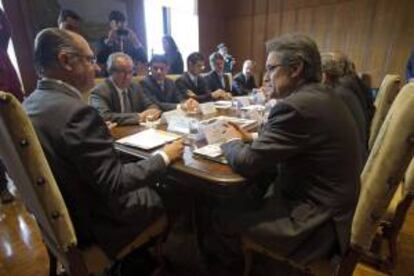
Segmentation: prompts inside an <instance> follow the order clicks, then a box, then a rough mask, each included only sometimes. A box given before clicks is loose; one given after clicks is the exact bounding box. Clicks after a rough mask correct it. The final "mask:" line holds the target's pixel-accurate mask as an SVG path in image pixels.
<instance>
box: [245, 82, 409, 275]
mask: <svg viewBox="0 0 414 276" xmlns="http://www.w3.org/2000/svg"><path fill="white" fill-rule="evenodd" d="M413 105H414V84H407V85H406V86H404V88H403V89H402V90H401V92H400V93H399V95H398V96H397V98H396V99H395V102H394V104H393V105H392V107H391V109H390V111H389V112H388V115H387V116H386V118H385V121H384V123H383V125H382V127H381V129H380V131H379V133H378V137H377V139H376V141H375V143H374V145H373V148H372V150H371V153H370V156H369V158H368V161H367V163H366V165H365V167H364V170H363V172H362V175H361V191H360V195H359V201H358V205H357V208H356V211H355V215H354V219H353V223H352V233H351V244H350V248H349V250H348V252H347V254H346V255H345V256H344V258H343V259H342V260H341V262H340V264H339V265H338V266H336V267H332V265H331V264H330V262H329V261H328V260H321V261H316V262H314V263H312V264H310V265H309V266H307V267H301V266H299V265H298V264H292V263H290V264H291V265H293V266H296V267H298V268H300V269H301V270H302V271H303V272H304V274H310V275H339V276H349V275H352V273H353V271H354V269H355V266H356V264H357V263H358V261H359V260H360V259H361V257H362V256H363V255H364V254H365V253H366V252H369V250H370V248H371V243H372V241H373V240H374V237H375V235H376V233H377V229H378V227H379V226H380V224H381V222H382V217H383V215H384V213H385V211H386V209H387V207H388V206H389V205H390V202H391V199H392V198H393V196H394V194H395V192H396V190H397V188H398V185H399V183H400V182H401V181H402V179H403V176H404V173H405V172H406V171H407V173H408V175H409V176H408V177H407V176H406V181H407V180H408V182H409V183H410V186H411V183H412V179H413V177H414V176H413V172H414V171H413V170H412V168H410V169H409V170H407V168H408V166H409V164H410V162H411V160H412V159H413V155H414V112H412V110H411V109H412V106H413ZM396 134H398V135H396ZM410 189H412V187H410ZM411 191H412V190H411ZM408 195H409V196H408V199H407V200H412V192H410V193H408ZM410 198H411V199H410ZM401 206H402V207H401V211H403V212H404V210H403V209H404V208H408V207H407V206H405V205H401ZM401 224H402V221H400V222H399V225H397V226H399V227H401V226H400V225H401ZM242 247H243V251H244V254H245V272H244V275H245V276H247V275H249V273H250V269H251V265H252V253H253V252H257V253H261V254H264V255H266V256H268V257H270V258H273V259H277V260H282V261H286V260H285V259H284V258H282V257H281V256H280V255H278V254H277V252H273V251H271V250H269V249H267V248H266V246H265V245H261V244H258V243H257V242H255V241H254V239H252V238H250V237H248V236H246V235H243V237H242ZM287 261H288V260H287Z"/></svg>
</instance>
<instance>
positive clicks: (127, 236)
mask: <svg viewBox="0 0 414 276" xmlns="http://www.w3.org/2000/svg"><path fill="white" fill-rule="evenodd" d="M34 54H35V68H36V70H37V72H38V75H39V77H40V80H39V82H38V84H37V88H36V90H35V91H34V92H33V93H31V94H30V96H29V97H28V98H27V99H26V101H25V102H24V107H25V109H26V111H27V114H28V116H29V117H30V119H31V121H32V123H33V126H34V128H35V130H36V133H37V136H38V137H39V140H40V143H41V145H42V148H43V150H44V152H45V155H46V158H47V160H48V162H49V165H50V167H51V169H52V172H53V175H54V176H55V178H56V182H57V183H58V185H59V189H60V191H61V193H62V196H63V198H64V200H65V203H66V206H67V208H68V211H69V214H70V216H71V219H72V222H73V224H74V227H75V230H76V236H77V238H78V243H79V245H80V246H88V245H90V244H92V243H93V244H96V245H98V246H99V247H101V248H102V249H103V251H104V252H105V253H106V254H107V256H108V257H110V258H114V257H115V256H116V255H117V253H119V251H120V250H121V249H122V248H124V247H125V246H126V245H127V244H128V243H130V242H131V241H132V240H133V239H134V238H135V237H136V236H137V235H138V234H139V233H141V231H143V230H144V229H145V228H146V227H147V226H148V225H149V224H150V223H151V222H153V221H154V220H155V219H156V218H157V217H158V216H159V215H160V214H161V213H162V204H161V201H160V198H159V196H158V194H157V193H156V191H155V190H154V187H155V184H156V183H157V181H158V180H159V178H160V177H162V175H163V172H164V171H165V169H166V168H167V166H168V165H169V164H170V163H171V162H174V161H175V160H177V159H179V158H180V157H181V155H182V152H183V145H182V142H180V141H177V142H174V143H172V144H170V145H167V146H165V147H164V149H163V150H162V151H160V152H159V153H157V154H155V155H152V156H150V157H149V158H148V159H146V160H142V161H138V162H131V163H122V162H121V159H120V156H119V154H118V153H117V152H116V150H115V147H114V141H113V138H112V137H111V135H110V134H109V132H108V129H107V127H106V125H105V122H104V120H103V119H102V117H101V116H99V114H98V112H97V111H96V110H95V109H94V108H93V107H91V106H89V105H87V104H85V103H84V102H83V101H82V96H81V94H82V93H85V92H86V91H88V90H89V89H91V88H92V87H93V85H94V78H95V70H96V69H97V65H96V63H95V58H94V55H93V52H92V50H91V49H90V48H89V45H88V43H87V42H86V41H85V39H83V38H82V37H81V36H80V35H78V34H76V33H74V32H71V31H66V30H59V29H57V28H48V29H44V30H42V31H41V32H40V33H39V34H38V35H37V36H36V40H35V49H34Z"/></svg>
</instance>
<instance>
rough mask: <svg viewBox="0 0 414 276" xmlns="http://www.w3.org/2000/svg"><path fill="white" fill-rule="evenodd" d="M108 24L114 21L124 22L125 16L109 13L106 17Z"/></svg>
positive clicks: (119, 13)
mask: <svg viewBox="0 0 414 276" xmlns="http://www.w3.org/2000/svg"><path fill="white" fill-rule="evenodd" d="M108 20H109V22H111V21H112V20H114V21H115V22H125V20H126V18H125V15H124V14H123V13H122V12H120V11H111V13H110V14H109V17H108Z"/></svg>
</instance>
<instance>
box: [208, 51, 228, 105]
mask: <svg viewBox="0 0 414 276" xmlns="http://www.w3.org/2000/svg"><path fill="white" fill-rule="evenodd" d="M209 61H210V67H211V71H210V72H208V73H207V74H206V75H205V76H204V80H205V81H206V83H207V87H208V89H209V90H210V91H217V90H223V91H224V92H225V94H224V98H226V99H229V98H231V92H230V91H231V83H230V80H229V79H228V78H227V77H226V76H225V74H224V58H223V56H222V55H221V54H220V53H218V52H214V53H212V54H211V55H210V57H209Z"/></svg>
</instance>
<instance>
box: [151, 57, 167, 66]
mask: <svg viewBox="0 0 414 276" xmlns="http://www.w3.org/2000/svg"><path fill="white" fill-rule="evenodd" d="M156 62H157V63H164V64H165V65H168V60H167V58H166V57H165V56H164V55H153V56H152V58H151V61H150V65H152V64H154V63H156Z"/></svg>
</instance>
